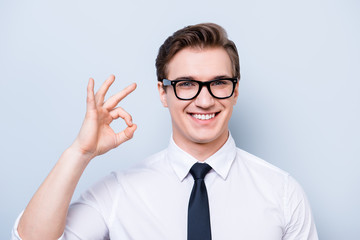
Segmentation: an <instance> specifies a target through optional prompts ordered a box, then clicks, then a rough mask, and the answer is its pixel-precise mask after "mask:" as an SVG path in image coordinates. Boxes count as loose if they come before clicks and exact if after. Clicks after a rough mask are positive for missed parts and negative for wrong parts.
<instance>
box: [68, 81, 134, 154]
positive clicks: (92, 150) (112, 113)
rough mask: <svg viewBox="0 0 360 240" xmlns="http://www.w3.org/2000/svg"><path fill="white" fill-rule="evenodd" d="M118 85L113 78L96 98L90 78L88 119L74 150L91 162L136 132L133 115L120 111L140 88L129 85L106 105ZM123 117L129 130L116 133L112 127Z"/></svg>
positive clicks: (99, 91) (101, 88)
mask: <svg viewBox="0 0 360 240" xmlns="http://www.w3.org/2000/svg"><path fill="white" fill-rule="evenodd" d="M114 81H115V76H114V75H111V76H110V77H109V78H108V79H107V80H106V81H105V82H104V83H103V84H102V86H101V87H100V89H99V90H98V92H97V93H96V94H94V79H92V78H90V80H89V83H88V86H87V108H86V116H85V119H84V122H83V124H82V127H81V129H80V133H79V135H78V136H77V138H76V140H75V142H74V143H73V145H72V148H73V149H75V150H76V151H78V152H79V153H81V154H82V155H84V156H86V157H87V158H88V159H89V160H91V159H92V158H94V157H95V156H98V155H101V154H104V153H106V152H107V151H109V150H111V149H113V148H116V147H117V146H119V145H120V144H122V143H123V142H125V141H127V140H129V139H131V138H132V137H133V134H134V132H135V130H136V125H135V124H133V123H132V118H131V115H130V114H129V113H127V112H126V111H125V110H124V109H122V108H121V107H116V106H117V105H118V103H119V102H120V101H121V100H122V99H124V98H125V97H126V96H127V95H128V94H130V93H131V92H132V91H134V90H135V88H136V84H135V83H133V84H131V85H129V86H128V87H126V88H125V89H123V90H122V91H120V92H118V93H117V94H115V95H114V96H112V97H110V98H109V99H108V100H107V101H104V99H105V95H106V93H107V91H108V89H109V87H110V86H111V84H112V83H113V82H114ZM119 117H120V118H122V119H124V121H125V123H126V125H127V127H126V128H125V129H124V130H123V131H121V132H119V133H115V132H114V130H113V129H112V128H111V127H110V123H111V122H112V121H113V120H115V119H118V118H119Z"/></svg>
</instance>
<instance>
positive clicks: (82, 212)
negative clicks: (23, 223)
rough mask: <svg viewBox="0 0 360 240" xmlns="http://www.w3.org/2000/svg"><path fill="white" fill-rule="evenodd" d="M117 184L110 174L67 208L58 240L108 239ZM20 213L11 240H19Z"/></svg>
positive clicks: (113, 176)
mask: <svg viewBox="0 0 360 240" xmlns="http://www.w3.org/2000/svg"><path fill="white" fill-rule="evenodd" d="M117 186H118V182H117V178H116V176H115V174H110V175H109V176H107V177H105V178H104V179H102V180H101V181H99V182H98V183H96V184H94V185H93V186H92V187H91V188H89V189H88V190H87V191H86V192H84V193H83V194H82V195H81V197H80V198H79V199H78V200H77V201H75V202H74V203H72V204H71V205H70V207H69V211H68V215H67V218H66V227H65V230H64V233H63V235H62V236H61V238H59V240H79V239H110V238H109V231H108V226H109V224H110V218H111V217H112V209H113V207H114V201H115V198H116V194H117V188H118V187H117ZM21 215H22V213H21V214H20V216H19V217H18V219H17V220H16V222H15V224H14V227H13V230H12V238H11V239H12V240H21V238H20V236H19V234H18V232H17V227H18V223H19V220H20V218H21Z"/></svg>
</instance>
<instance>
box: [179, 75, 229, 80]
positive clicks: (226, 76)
mask: <svg viewBox="0 0 360 240" xmlns="http://www.w3.org/2000/svg"><path fill="white" fill-rule="evenodd" d="M223 78H232V77H230V76H228V75H218V76H216V77H213V78H212V79H210V81H211V80H217V79H223ZM174 80H196V79H195V78H194V77H192V76H183V77H177V78H175V79H174Z"/></svg>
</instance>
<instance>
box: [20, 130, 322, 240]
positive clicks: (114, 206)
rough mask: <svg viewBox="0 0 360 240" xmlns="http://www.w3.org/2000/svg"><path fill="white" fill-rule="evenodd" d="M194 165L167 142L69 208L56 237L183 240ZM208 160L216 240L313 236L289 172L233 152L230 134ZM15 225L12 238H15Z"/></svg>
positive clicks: (302, 199) (302, 239)
mask: <svg viewBox="0 0 360 240" xmlns="http://www.w3.org/2000/svg"><path fill="white" fill-rule="evenodd" d="M196 162H197V160H196V159H195V158H193V157H192V156H190V155H189V154H188V153H186V152H184V151H183V150H182V149H180V148H179V147H178V146H177V145H176V144H175V143H174V141H173V140H172V139H171V141H170V144H169V147H168V148H167V149H165V150H163V151H161V152H159V153H157V154H155V155H153V156H151V157H149V158H147V159H146V160H145V161H143V162H142V163H141V164H140V165H138V166H136V167H134V168H131V169H129V170H126V171H119V172H114V173H112V174H111V175H109V176H107V177H106V178H104V179H103V180H102V181H100V182H98V183H97V184H95V185H94V186H93V187H91V188H90V189H89V190H87V191H86V192H85V193H84V194H82V196H81V198H80V199H79V200H78V201H76V202H74V203H72V204H71V206H70V209H69V213H68V217H67V224H66V229H65V232H64V234H63V236H62V238H61V239H71V240H72V239H113V240H117V239H119V240H120V239H123V240H127V239H135V240H144V239H154V240H177V239H178V240H185V239H186V238H187V212H188V201H189V197H190V193H191V190H192V187H193V184H194V180H193V177H192V176H191V174H189V170H190V168H191V167H192V165H193V164H194V163H196ZM205 162H206V163H208V164H209V165H210V166H211V167H212V170H211V171H210V172H209V173H208V174H207V175H206V177H205V184H206V188H207V191H208V196H209V206H210V218H211V219H210V222H211V232H212V239H213V240H231V239H245V240H280V239H284V240H290V239H298V240H313V239H318V236H317V233H316V228H315V224H314V221H313V218H312V215H311V210H310V206H309V203H308V201H307V199H306V196H305V194H304V192H303V190H302V189H301V187H300V185H299V184H298V183H297V182H296V181H295V180H294V179H293V178H292V177H291V176H289V174H288V173H286V172H284V171H282V170H280V169H279V168H277V167H274V166H272V165H271V164H269V163H267V162H265V161H263V160H261V159H259V158H257V157H255V156H253V155H251V154H249V153H247V152H245V151H243V150H241V149H238V148H236V146H235V142H234V140H233V138H232V137H231V136H229V138H228V140H227V142H226V143H225V145H224V146H223V147H222V148H221V149H220V150H219V151H217V152H216V153H215V154H214V155H212V156H211V157H209V158H208V159H207V160H206V161H205ZM17 223H18V221H17V222H16V223H15V226H14V229H13V239H20V238H19V236H18V234H17V231H16V229H17Z"/></svg>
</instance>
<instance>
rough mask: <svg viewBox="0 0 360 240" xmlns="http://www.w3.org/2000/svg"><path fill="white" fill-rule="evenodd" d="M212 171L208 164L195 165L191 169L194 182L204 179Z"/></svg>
mask: <svg viewBox="0 0 360 240" xmlns="http://www.w3.org/2000/svg"><path fill="white" fill-rule="evenodd" d="M210 170H211V167H210V165H208V164H207V163H195V164H194V165H193V166H192V167H191V169H190V173H191V175H192V176H193V178H194V180H198V179H204V178H205V176H206V174H207V173H208V172H209V171H210Z"/></svg>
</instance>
